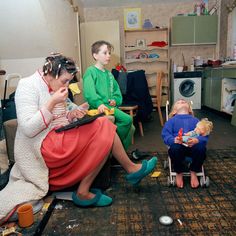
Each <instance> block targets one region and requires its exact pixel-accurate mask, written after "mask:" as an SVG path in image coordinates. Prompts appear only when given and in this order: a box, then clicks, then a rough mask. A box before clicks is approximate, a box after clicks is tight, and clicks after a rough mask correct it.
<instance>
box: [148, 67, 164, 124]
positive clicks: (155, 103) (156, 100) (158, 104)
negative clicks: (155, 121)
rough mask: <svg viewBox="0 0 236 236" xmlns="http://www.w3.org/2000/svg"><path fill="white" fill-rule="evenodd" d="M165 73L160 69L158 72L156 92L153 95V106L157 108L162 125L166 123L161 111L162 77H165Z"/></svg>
mask: <svg viewBox="0 0 236 236" xmlns="http://www.w3.org/2000/svg"><path fill="white" fill-rule="evenodd" d="M164 75H165V74H164V72H163V71H159V72H158V73H157V78H156V89H155V94H154V95H151V97H152V103H153V107H154V108H156V110H157V112H158V115H159V119H160V123H161V126H163V125H164V121H163V116H162V112H161V98H162V79H163V77H164Z"/></svg>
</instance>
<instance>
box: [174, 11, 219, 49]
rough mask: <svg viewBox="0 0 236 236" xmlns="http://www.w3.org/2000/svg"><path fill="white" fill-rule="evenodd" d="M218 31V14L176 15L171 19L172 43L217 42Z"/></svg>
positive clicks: (196, 43)
mask: <svg viewBox="0 0 236 236" xmlns="http://www.w3.org/2000/svg"><path fill="white" fill-rule="evenodd" d="M217 31H218V17H217V15H211V16H175V17H172V20H171V44H172V45H173V46H174V45H199V44H216V42H217Z"/></svg>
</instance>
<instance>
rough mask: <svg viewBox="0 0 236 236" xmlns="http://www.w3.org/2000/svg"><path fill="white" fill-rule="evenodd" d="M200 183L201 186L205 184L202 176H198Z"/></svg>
mask: <svg viewBox="0 0 236 236" xmlns="http://www.w3.org/2000/svg"><path fill="white" fill-rule="evenodd" d="M200 185H201V187H204V185H205V181H204V178H203V177H200Z"/></svg>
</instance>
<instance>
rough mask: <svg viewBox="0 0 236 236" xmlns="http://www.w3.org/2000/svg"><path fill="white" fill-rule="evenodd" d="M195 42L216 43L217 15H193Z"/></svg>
mask: <svg viewBox="0 0 236 236" xmlns="http://www.w3.org/2000/svg"><path fill="white" fill-rule="evenodd" d="M194 18H195V44H216V42H217V31H218V26H217V25H218V24H217V21H218V18H217V15H212V16H195V17H194Z"/></svg>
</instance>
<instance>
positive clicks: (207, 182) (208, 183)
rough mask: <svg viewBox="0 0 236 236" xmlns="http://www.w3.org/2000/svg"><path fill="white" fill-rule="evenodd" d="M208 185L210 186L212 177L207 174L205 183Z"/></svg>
mask: <svg viewBox="0 0 236 236" xmlns="http://www.w3.org/2000/svg"><path fill="white" fill-rule="evenodd" d="M205 185H206V187H209V185H210V179H209V177H208V176H206V183H205Z"/></svg>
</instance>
